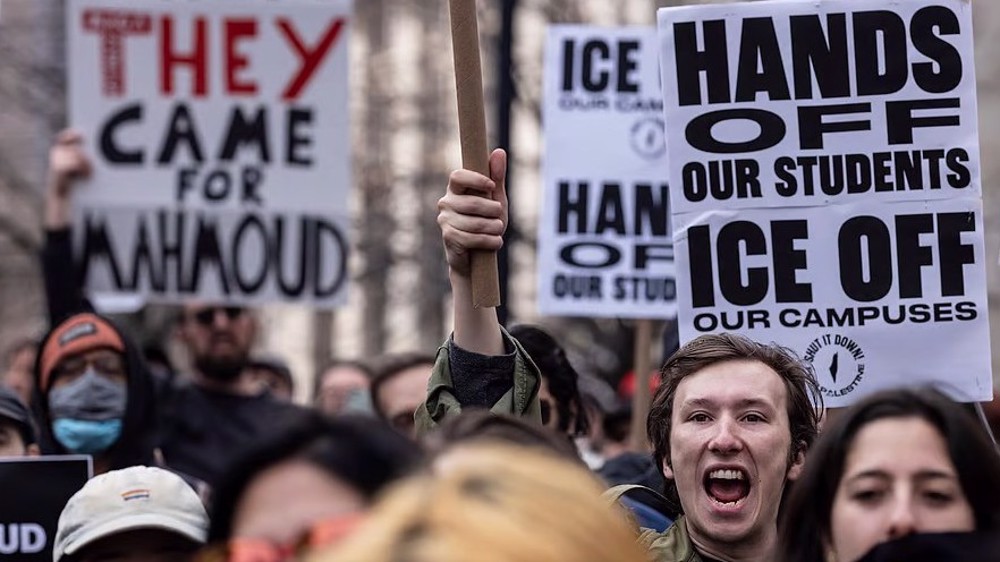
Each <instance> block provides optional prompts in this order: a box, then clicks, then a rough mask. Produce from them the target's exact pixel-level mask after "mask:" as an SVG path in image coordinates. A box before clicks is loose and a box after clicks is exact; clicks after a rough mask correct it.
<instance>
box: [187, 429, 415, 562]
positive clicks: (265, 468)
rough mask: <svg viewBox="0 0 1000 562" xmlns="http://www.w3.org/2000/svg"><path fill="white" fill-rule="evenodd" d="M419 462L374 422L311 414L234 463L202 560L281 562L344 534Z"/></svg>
mask: <svg viewBox="0 0 1000 562" xmlns="http://www.w3.org/2000/svg"><path fill="white" fill-rule="evenodd" d="M420 458H421V455H420V452H419V450H418V448H417V446H416V445H415V444H413V443H412V442H411V441H409V440H408V439H406V438H405V437H404V436H402V435H400V434H399V433H397V432H395V431H393V430H392V429H391V428H389V427H388V426H385V425H383V424H377V423H372V421H371V419H370V418H362V417H350V416H343V417H340V418H337V419H328V418H326V417H324V416H322V415H321V414H318V413H312V412H311V413H309V414H305V415H304V416H303V418H302V419H301V420H298V421H297V422H296V423H295V424H294V425H292V426H290V427H289V428H288V429H287V430H286V431H283V432H281V433H280V434H277V435H275V436H274V437H273V438H272V439H271V440H270V441H267V442H263V443H261V444H260V445H259V446H258V447H256V448H254V449H252V450H250V451H247V453H246V454H245V455H244V456H243V457H242V458H239V459H237V460H236V462H235V463H233V464H232V465H231V466H230V470H229V472H228V473H227V474H226V475H225V477H224V478H223V479H222V480H221V483H220V485H219V486H218V487H217V488H216V490H215V494H214V496H213V501H212V509H211V521H212V523H211V527H210V529H209V533H208V541H209V543H210V544H214V545H215V546H214V547H210V549H209V550H208V551H207V552H206V554H205V555H204V557H203V558H201V559H200V560H218V561H226V560H230V561H231V560H248V559H250V560H255V561H259V562H281V561H283V560H286V559H290V558H291V557H292V556H294V555H297V554H299V550H300V549H302V548H312V547H318V546H325V545H329V544H332V543H333V542H336V541H337V540H339V539H340V538H341V537H343V536H344V535H346V534H347V533H348V532H349V531H350V530H351V529H352V528H353V526H354V524H355V523H356V522H357V521H358V520H359V519H360V517H361V515H362V514H363V513H364V512H365V511H366V510H367V509H368V506H369V505H370V504H371V502H372V501H373V500H374V498H375V496H376V495H377V494H378V493H379V492H380V491H381V490H382V488H383V487H385V486H386V485H387V484H389V483H390V482H392V481H394V480H396V479H398V478H400V477H402V476H404V475H406V474H407V473H408V472H409V471H410V470H411V469H412V468H414V467H416V466H417V464H418V463H419V461H420Z"/></svg>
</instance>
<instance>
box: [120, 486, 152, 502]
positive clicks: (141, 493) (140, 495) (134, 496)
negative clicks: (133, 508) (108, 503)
mask: <svg viewBox="0 0 1000 562" xmlns="http://www.w3.org/2000/svg"><path fill="white" fill-rule="evenodd" d="M148 499H149V490H145V489H141V490H129V491H127V492H122V500H123V501H127V502H130V501H134V500H148Z"/></svg>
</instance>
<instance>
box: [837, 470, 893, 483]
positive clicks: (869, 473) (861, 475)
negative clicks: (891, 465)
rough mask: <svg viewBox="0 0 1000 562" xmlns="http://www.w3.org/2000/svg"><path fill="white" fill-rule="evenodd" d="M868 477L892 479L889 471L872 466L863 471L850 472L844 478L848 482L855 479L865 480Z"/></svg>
mask: <svg viewBox="0 0 1000 562" xmlns="http://www.w3.org/2000/svg"><path fill="white" fill-rule="evenodd" d="M867 478H872V479H876V480H891V479H892V478H891V477H890V476H889V473H888V472H886V471H884V470H882V469H879V468H870V469H868V470H863V471H861V472H857V473H855V474H848V475H847V476H846V477H845V478H844V480H845V481H847V482H853V481H856V480H865V479H867Z"/></svg>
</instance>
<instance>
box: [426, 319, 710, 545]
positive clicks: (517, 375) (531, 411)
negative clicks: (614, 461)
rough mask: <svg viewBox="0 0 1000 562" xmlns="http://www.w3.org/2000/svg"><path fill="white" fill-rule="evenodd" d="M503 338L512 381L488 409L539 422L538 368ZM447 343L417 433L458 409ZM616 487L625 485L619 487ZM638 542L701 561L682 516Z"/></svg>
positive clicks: (440, 352)
mask: <svg viewBox="0 0 1000 562" xmlns="http://www.w3.org/2000/svg"><path fill="white" fill-rule="evenodd" d="M503 338H504V346H505V348H506V349H512V350H514V376H513V381H512V383H513V384H512V386H511V388H510V390H508V391H507V393H506V394H504V395H503V397H502V398H501V399H500V400H499V401H498V402H496V403H495V404H493V407H491V408H490V411H491V412H494V413H497V414H509V415H514V416H519V417H524V418H528V419H530V420H534V421H536V422H538V423H539V424H540V423H541V422H542V411H541V406H540V404H539V401H538V388H539V385H540V381H541V375H540V373H539V370H538V367H537V366H536V365H535V363H534V362H533V361H532V360H531V358H530V357H528V353H527V352H526V351H524V348H523V347H521V344H520V343H518V341H517V340H516V339H514V338H512V337H511V336H510V334H508V333H507V332H506V331H505V330H504V331H503ZM450 345H452V342H451V338H449V339H448V341H446V342H444V343H443V344H442V345H441V347H439V348H438V350H437V355H436V357H435V362H434V370H433V372H432V373H431V380H430V383H429V385H428V389H427V399H426V400H425V401H424V403H423V404H422V405H421V406H420V408H418V409H417V412H416V423H417V431H418V432H420V433H425V432H428V431H431V430H432V429H434V428H435V427H437V426H438V425H439V424H440V423H442V422H443V421H444V420H446V419H447V418H449V417H452V416H456V415H458V414H459V413H461V412H462V404H461V403H459V401H458V398H456V396H455V386H454V383H453V381H452V376H451V365H450V364H449V359H448V349H449V346H450ZM618 488H622V489H625V488H629V487H628V486H619V487H618ZM612 493H613V492H612ZM608 497H609V498H610V497H611V496H608ZM612 500H614V501H616V498H612ZM638 541H639V544H641V545H643V546H645V547H646V548H647V549H648V550H649V552H650V554H651V557H650V560H651V561H652V562H703V561H702V558H701V557H700V556H699V555H698V553H697V552H695V550H694V547H693V546H692V545H691V541H690V539H689V538H688V533H687V524H686V523H685V522H684V518H683V517H681V518H679V519H678V520H677V521H676V522H675V523H674V524H673V525H671V526H670V528H669V529H667V530H666V532H664V533H659V532H656V531H653V530H649V529H644V530H642V532H641V533H640V535H639V538H638Z"/></svg>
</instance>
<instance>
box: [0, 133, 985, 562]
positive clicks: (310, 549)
mask: <svg viewBox="0 0 1000 562" xmlns="http://www.w3.org/2000/svg"><path fill="white" fill-rule="evenodd" d="M50 168H51V171H50V174H51V175H50V181H49V187H48V196H47V204H46V222H45V224H46V243H45V249H44V252H43V255H42V258H41V259H42V264H43V271H44V275H45V287H46V293H47V297H48V305H49V318H50V324H51V328H50V330H49V331H48V332H47V333H46V334H45V335H44V336H42V337H41V338H39V339H38V340H37V341H33V340H31V341H29V340H25V341H23V342H18V344H17V345H16V346H14V347H13V348H12V349H11V350H10V351H9V352H8V353H7V355H6V357H5V359H6V362H7V369H6V372H5V374H4V376H3V379H2V383H3V384H2V385H0V455H2V456H5V457H27V456H37V455H57V454H84V455H90V456H91V457H92V458H93V468H94V473H95V476H94V477H93V478H92V479H91V480H90V481H89V482H88V483H87V484H86V485H84V486H83V487H82V488H81V489H80V490H79V491H78V492H77V493H76V494H75V495H74V496H73V497H72V498H71V499H70V500H69V501H68V502H67V504H66V505H65V507H64V509H63V510H62V513H61V515H60V517H59V526H58V531H57V533H56V535H55V537H54V539H53V545H52V546H53V560H54V562H98V561H103V560H137V561H138V560H143V561H149V560H153V561H156V560H183V561H195V560H200V561H218V562H227V561H228V562H281V561H285V560H299V559H306V558H309V559H315V560H321V561H327V560H329V561H338V560H343V561H359V562H360V561H376V562H377V561H386V562H389V561H405V562H421V561H428V562H429V561H444V562H447V561H451V560H454V561H456V562H457V561H464V560H481V561H486V562H493V561H496V562H513V561H542V562H546V561H553V562H555V561H566V562H569V561H574V562H577V561H585V562H587V561H594V562H598V561H612V560H614V561H633V560H634V561H640V560H647V561H655V562H713V561H729V562H734V561H742V560H752V561H772V560H776V561H782V562H829V561H837V562H854V561H859V560H864V561H877V560H917V559H926V558H920V556H922V555H927V554H928V553H934V555H933V559H935V560H973V561H975V560H998V559H1000V456H998V452H997V447H996V444H995V443H994V442H993V441H992V438H991V435H990V433H989V431H988V430H987V429H986V427H984V425H983V424H982V423H980V420H979V419H977V418H976V417H975V416H974V415H972V414H971V413H970V411H969V409H968V408H967V407H966V406H964V405H960V404H957V403H954V402H952V401H951V400H950V399H949V398H948V397H947V396H946V395H944V394H942V393H941V392H939V391H937V390H934V389H929V388H920V389H897V390H887V391H883V392H880V393H876V394H873V395H870V396H868V397H866V398H864V399H863V400H861V401H860V402H858V403H857V404H856V405H855V406H853V407H851V408H849V409H847V410H846V411H842V412H838V413H837V415H836V416H831V418H830V419H828V420H827V419H825V414H826V412H825V410H824V408H823V399H822V394H821V392H820V390H819V387H818V385H817V383H816V380H815V378H814V375H813V373H812V371H811V368H810V367H809V365H808V364H806V363H804V362H803V361H801V360H800V359H799V358H798V357H797V356H796V355H795V354H794V353H793V352H791V351H790V350H788V349H785V348H783V347H780V346H778V345H775V344H769V343H760V342H755V341H751V340H749V339H747V338H745V337H742V336H738V335H734V334H726V333H719V334H711V335H705V336H702V337H699V338H697V339H695V340H693V341H691V342H688V343H686V344H685V345H683V346H681V347H680V349H678V350H677V351H676V352H675V353H673V354H672V355H671V356H670V357H669V359H667V361H666V362H665V364H664V365H663V367H662V369H661V371H660V378H659V380H660V381H661V384H660V385H659V387H658V388H657V389H656V391H655V395H654V398H653V402H652V406H651V408H650V411H649V414H648V419H647V420H646V427H647V433H648V439H649V447H648V449H647V448H645V447H642V446H638V447H636V446H635V445H634V444H631V443H629V441H628V434H627V428H628V427H629V424H630V417H631V410H630V408H629V406H628V404H627V403H626V401H624V400H623V399H622V397H620V396H618V395H616V393H615V392H614V391H613V390H611V389H610V387H609V386H608V385H607V384H606V383H604V382H602V381H598V380H596V379H595V378H594V377H593V376H591V375H589V374H581V372H580V371H578V369H577V368H575V367H574V365H573V364H572V363H571V362H570V360H569V358H568V356H567V353H566V351H565V350H564V349H563V348H562V346H561V345H560V344H559V342H558V341H557V340H556V339H555V338H553V337H552V335H550V334H549V333H547V332H546V331H545V330H543V329H542V328H540V327H537V326H515V327H512V328H511V329H510V331H507V330H505V329H504V328H503V327H502V326H501V325H500V324H499V323H498V322H497V317H496V313H495V311H494V310H493V309H482V308H475V307H473V306H472V305H471V299H470V298H469V295H470V290H471V281H470V278H469V254H470V252H472V251H475V250H483V249H487V250H489V249H496V248H498V247H499V246H500V244H502V235H503V232H504V230H505V228H506V221H507V212H506V196H505V193H504V173H505V168H506V155H505V154H504V153H503V152H502V151H497V152H495V153H493V154H492V155H491V158H490V177H486V176H482V175H480V174H476V173H474V172H471V171H468V170H458V171H456V172H454V173H453V174H452V175H451V177H450V181H449V185H448V190H447V194H446V195H445V196H444V197H443V198H442V199H441V202H440V205H439V209H440V213H439V223H440V224H441V229H442V238H443V242H444V247H445V252H446V255H447V261H448V265H449V273H450V279H451V284H452V288H453V300H454V302H453V313H454V332H453V334H452V335H451V336H450V337H449V338H448V340H447V341H446V342H444V343H443V344H442V346H441V347H440V349H438V350H436V351H435V350H427V352H428V353H426V354H406V355H398V356H392V357H382V358H377V359H376V360H373V361H371V362H352V361H334V362H331V363H330V364H329V365H326V366H324V368H323V369H322V370H320V372H319V373H317V376H316V378H315V387H314V389H313V390H314V392H313V403H312V404H311V405H309V406H303V405H296V404H293V403H292V401H291V396H292V395H293V386H294V378H293V377H292V373H291V371H290V369H289V367H288V364H287V363H286V362H285V361H284V360H282V359H281V358H278V357H273V356H262V355H256V354H254V351H255V350H254V340H255V335H256V331H257V327H258V326H257V319H256V316H255V314H254V311H252V310H249V309H246V308H242V307H236V306H230V305H216V304H212V303H188V304H187V305H185V306H183V307H181V308H180V310H179V311H178V314H177V319H176V329H175V334H176V337H177V338H178V341H179V342H180V343H181V344H182V345H183V346H184V348H185V349H186V351H187V355H188V356H189V357H190V358H191V369H190V370H188V371H184V372H178V371H175V370H174V369H173V368H172V367H171V363H170V362H169V361H168V360H166V357H165V356H164V355H162V354H157V353H152V352H150V351H149V349H148V348H144V347H143V346H142V345H140V342H138V341H137V338H136V336H135V334H132V333H129V332H127V331H125V330H123V329H120V328H119V327H118V326H117V325H116V323H115V322H114V321H113V320H112V319H110V318H108V317H106V316H103V315H101V314H100V313H99V311H96V310H94V308H93V306H91V304H90V303H89V302H88V301H87V299H86V298H85V297H84V294H83V292H82V291H81V288H80V284H79V275H78V272H76V271H74V269H73V265H72V264H73V260H72V259H71V248H72V243H71V239H70V228H69V227H70V222H69V221H70V219H69V217H70V215H71V213H70V199H71V194H72V191H73V189H74V185H75V184H76V180H77V179H79V178H81V177H84V176H86V174H87V173H88V168H89V166H88V164H87V158H86V152H85V150H84V147H83V146H82V141H81V139H80V137H79V136H77V135H75V134H73V133H71V132H67V133H64V134H62V135H60V137H59V139H58V140H57V143H56V146H55V147H54V148H53V149H52V153H51V158H50ZM482 194H486V195H489V197H481V196H480V195H482ZM143 343H144V344H148V342H143ZM914 553H917V554H914Z"/></svg>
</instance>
